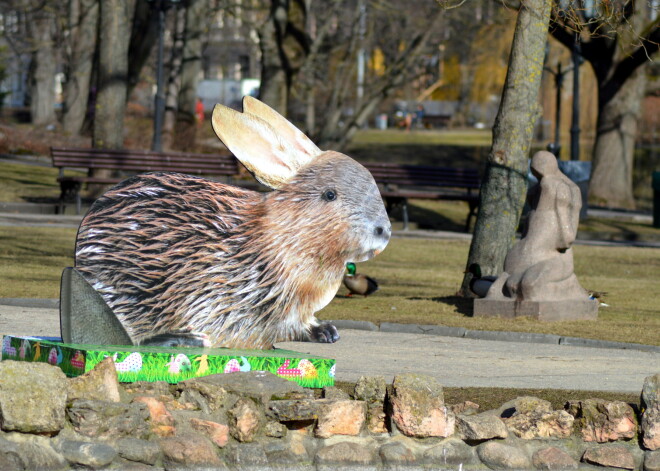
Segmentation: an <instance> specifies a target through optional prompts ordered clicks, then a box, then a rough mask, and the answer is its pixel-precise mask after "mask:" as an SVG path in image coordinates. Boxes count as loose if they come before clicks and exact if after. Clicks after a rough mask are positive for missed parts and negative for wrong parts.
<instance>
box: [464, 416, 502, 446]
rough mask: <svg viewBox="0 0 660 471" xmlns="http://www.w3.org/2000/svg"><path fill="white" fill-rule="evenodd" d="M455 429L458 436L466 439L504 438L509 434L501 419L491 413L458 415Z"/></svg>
mask: <svg viewBox="0 0 660 471" xmlns="http://www.w3.org/2000/svg"><path fill="white" fill-rule="evenodd" d="M456 429H457V431H458V434H459V436H460V438H462V439H463V440H468V441H481V440H489V439H491V438H506V437H507V436H508V435H509V433H508V431H507V429H506V426H505V425H504V422H502V419H500V418H499V417H496V416H494V415H492V414H477V415H458V416H456Z"/></svg>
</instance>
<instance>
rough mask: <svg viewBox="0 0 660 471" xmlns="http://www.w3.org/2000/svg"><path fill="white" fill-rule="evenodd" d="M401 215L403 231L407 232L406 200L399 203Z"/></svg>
mask: <svg viewBox="0 0 660 471" xmlns="http://www.w3.org/2000/svg"><path fill="white" fill-rule="evenodd" d="M401 215H402V216H403V230H404V231H407V230H408V200H403V201H402V202H401Z"/></svg>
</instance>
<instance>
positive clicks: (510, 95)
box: [461, 0, 552, 296]
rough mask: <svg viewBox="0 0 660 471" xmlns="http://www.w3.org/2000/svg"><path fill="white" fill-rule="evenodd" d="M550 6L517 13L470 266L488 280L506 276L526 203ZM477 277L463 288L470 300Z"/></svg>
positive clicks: (547, 1)
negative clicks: (503, 273) (508, 256)
mask: <svg viewBox="0 0 660 471" xmlns="http://www.w3.org/2000/svg"><path fill="white" fill-rule="evenodd" d="M551 3H552V1H551V0H526V1H525V2H522V4H521V6H520V10H519V11H518V19H517V22H516V29H515V32H514V37H513V44H512V45H511V55H510V56H509V68H508V71H507V77H506V82H505V84H504V90H503V92H502V101H501V103H500V108H499V110H498V113H497V117H496V118H495V125H494V127H493V145H492V148H491V150H490V154H489V156H488V162H487V164H486V174H485V177H484V181H483V184H482V185H481V195H480V202H479V213H478V216H477V222H476V225H475V228H474V236H473V238H472V243H471V245H470V253H469V255H468V261H467V264H466V266H469V265H470V264H472V263H478V264H479V265H480V266H481V270H482V272H483V274H484V275H494V274H497V273H499V272H501V271H502V268H503V265H504V258H505V257H506V254H507V252H508V251H509V249H510V248H511V246H512V245H513V242H514V239H515V233H516V228H517V227H518V221H519V219H520V214H521V212H522V208H523V205H524V203H525V197H526V190H527V168H528V163H527V159H528V154H529V148H530V144H531V141H532V135H533V131H534V123H535V122H536V120H537V117H538V93H539V88H540V85H541V75H542V70H543V57H544V53H545V45H546V39H547V32H548V23H549V21H550V7H551ZM471 277H472V275H471V274H470V273H466V274H465V277H464V279H463V284H462V286H461V292H462V293H463V295H464V296H468V295H470V290H469V282H470V279H471Z"/></svg>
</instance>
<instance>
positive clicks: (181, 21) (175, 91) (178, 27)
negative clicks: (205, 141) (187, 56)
mask: <svg viewBox="0 0 660 471" xmlns="http://www.w3.org/2000/svg"><path fill="white" fill-rule="evenodd" d="M185 27H186V10H185V9H184V8H179V9H178V10H176V20H175V24H174V42H173V44H172V53H171V57H170V66H169V77H168V78H167V90H166V94H165V116H164V117H163V136H162V139H163V150H165V151H168V150H172V144H173V142H174V127H175V124H176V115H177V101H178V98H179V90H180V88H181V64H182V59H183V34H184V31H185Z"/></svg>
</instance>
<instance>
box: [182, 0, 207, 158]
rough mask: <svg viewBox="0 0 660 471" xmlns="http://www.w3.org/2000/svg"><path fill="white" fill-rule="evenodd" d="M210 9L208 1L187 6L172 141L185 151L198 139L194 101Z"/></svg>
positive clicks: (202, 0) (195, 99)
mask: <svg viewBox="0 0 660 471" xmlns="http://www.w3.org/2000/svg"><path fill="white" fill-rule="evenodd" d="M209 11H210V6H209V2H208V0H191V1H190V2H188V7H187V8H186V27H185V32H184V35H183V37H184V39H183V43H184V44H183V58H182V61H183V62H182V64H181V88H180V90H179V99H178V104H177V108H178V109H177V115H176V132H175V134H176V140H175V141H176V142H174V143H173V147H175V148H178V149H183V150H185V149H186V148H187V147H188V146H189V145H190V144H191V143H193V142H195V137H196V134H197V126H196V120H195V103H196V102H197V85H198V83H199V77H200V74H201V72H202V49H203V47H204V32H205V30H206V25H207V21H208V16H209Z"/></svg>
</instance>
